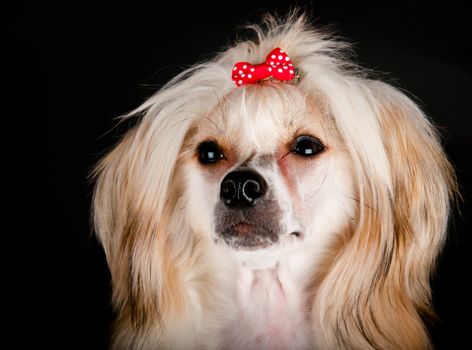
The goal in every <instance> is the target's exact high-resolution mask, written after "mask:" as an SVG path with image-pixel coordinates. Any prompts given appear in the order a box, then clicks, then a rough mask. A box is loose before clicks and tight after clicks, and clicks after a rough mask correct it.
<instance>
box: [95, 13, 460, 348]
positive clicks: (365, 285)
mask: <svg viewBox="0 0 472 350" xmlns="http://www.w3.org/2000/svg"><path fill="white" fill-rule="evenodd" d="M252 28H253V30H254V31H255V33H256V34H257V40H256V41H254V42H252V41H244V42H238V43H236V44H235V45H234V46H233V47H231V48H229V49H228V50H226V51H225V52H223V53H221V54H219V55H218V56H217V57H216V58H215V59H213V60H211V61H209V62H207V63H203V64H200V65H197V66H195V67H193V68H191V69H189V70H187V71H185V72H183V73H182V74H180V75H179V76H177V77H176V78H175V79H173V80H172V81H171V82H169V83H168V84H167V85H166V86H164V87H163V88H162V89H161V90H160V91H158V92H157V93H156V94H155V95H154V96H152V97H151V98H150V99H149V100H147V101H146V102H145V103H144V104H143V105H142V106H140V107H139V108H138V109H136V110H135V111H133V112H132V113H131V114H130V116H141V117H142V120H141V121H140V123H139V125H138V126H137V127H135V128H134V129H132V130H130V131H129V132H128V133H127V134H126V135H125V137H124V138H123V140H122V141H121V142H120V143H119V144H118V145H117V146H116V147H115V148H114V149H113V150H112V151H111V152H110V153H109V154H108V155H107V156H106V157H105V158H104V159H103V160H102V161H101V163H100V164H99V165H98V167H97V169H96V172H95V176H96V190H95V196H94V203H93V210H94V222H95V227H96V231H97V232H98V235H99V237H100V240H101V242H102V243H103V246H104V249H105V252H106V255H107V259H108V263H109V266H110V270H111V274H112V283H113V302H114V306H115V309H116V312H117V322H116V332H115V337H114V347H115V348H116V349H228V350H233V349H323V350H324V349H363V350H365V349H392V350H393V349H395V350H397V349H426V348H430V347H431V343H430V340H429V337H428V334H427V330H426V328H425V325H424V324H423V322H422V319H423V318H424V317H425V316H428V315H431V313H432V310H431V306H430V286H429V278H430V273H431V270H432V269H433V267H434V263H435V259H436V257H437V255H438V253H439V251H440V249H441V247H442V245H443V243H444V239H445V232H446V224H447V219H448V213H449V201H450V198H451V196H453V194H454V192H455V188H456V187H455V186H456V185H455V177H454V173H453V171H452V168H451V166H450V164H449V163H448V161H447V160H446V158H445V155H444V153H443V151H442V149H441V146H440V143H439V141H438V137H437V134H436V131H435V130H434V128H433V127H432V125H431V124H430V122H429V121H428V120H427V118H426V117H425V116H424V114H423V113H422V112H421V110H420V109H419V108H418V107H417V106H416V105H415V103H414V102H412V101H411V100H410V99H409V98H408V97H406V96H405V95H404V94H403V93H401V92H400V91H398V90H396V89H395V88H393V87H391V86H389V85H387V84H385V83H382V82H380V81H377V80H372V79H370V78H369V77H367V74H366V73H365V72H364V71H363V70H361V69H360V68H359V67H357V66H355V65H353V64H351V63H349V62H348V61H347V59H346V58H345V56H344V55H343V53H344V52H346V51H348V50H349V46H348V45H346V44H345V43H342V42H340V41H337V40H334V39H332V38H331V37H329V36H328V35H326V34H324V33H323V32H321V31H318V30H316V29H313V28H311V27H310V26H309V25H308V21H307V20H306V18H305V16H304V15H297V14H296V13H292V14H291V15H289V16H288V17H287V18H286V19H283V20H280V19H276V18H275V17H272V16H266V17H265V19H264V21H263V22H262V24H261V25H260V26H252ZM274 48H277V49H276V50H275V51H273V49H274ZM278 48H281V50H280V49H278ZM233 67H234V68H233ZM297 71H298V76H297ZM279 73H280V74H279ZM128 117H129V116H128Z"/></svg>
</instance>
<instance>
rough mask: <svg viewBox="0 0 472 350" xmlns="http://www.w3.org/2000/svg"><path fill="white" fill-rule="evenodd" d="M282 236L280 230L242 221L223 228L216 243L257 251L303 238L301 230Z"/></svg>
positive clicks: (231, 247) (235, 248)
mask: <svg viewBox="0 0 472 350" xmlns="http://www.w3.org/2000/svg"><path fill="white" fill-rule="evenodd" d="M281 237H282V236H281V235H280V232H276V231H274V230H272V229H270V228H268V227H264V226H258V225H255V224H249V223H244V222H241V223H238V224H235V225H232V226H230V227H227V228H225V229H223V230H221V232H219V233H218V238H217V239H215V243H217V244H219V243H222V244H224V245H225V246H227V247H229V248H230V249H232V250H236V251H256V250H264V249H269V248H272V247H277V246H279V245H283V244H284V243H285V242H286V241H287V240H290V241H292V242H293V241H300V240H302V239H303V235H302V234H301V233H299V232H292V233H290V234H288V235H283V237H282V239H281Z"/></svg>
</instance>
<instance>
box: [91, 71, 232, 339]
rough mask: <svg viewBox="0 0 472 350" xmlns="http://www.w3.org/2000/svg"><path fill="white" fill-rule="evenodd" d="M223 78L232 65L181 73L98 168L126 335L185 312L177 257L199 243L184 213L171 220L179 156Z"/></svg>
mask: <svg viewBox="0 0 472 350" xmlns="http://www.w3.org/2000/svg"><path fill="white" fill-rule="evenodd" d="M223 73H224V74H223ZM212 75H214V76H213V77H212ZM222 84H227V85H228V83H227V79H226V74H225V72H221V69H220V70H215V69H212V67H211V64H207V65H202V66H197V67H195V68H192V69H190V70H189V71H186V72H184V73H182V74H181V75H180V76H178V77H177V78H176V79H174V80H173V81H172V82H171V83H169V84H168V85H166V86H165V87H164V88H162V89H161V90H160V91H159V92H158V93H156V94H155V95H154V96H152V97H151V98H150V99H149V100H148V101H146V102H145V103H144V104H143V105H142V106H141V107H140V108H138V109H137V110H136V111H134V112H132V115H133V116H135V115H138V116H139V115H140V116H141V117H142V119H141V121H140V122H139V124H138V125H137V126H136V127H135V128H134V129H132V130H130V131H129V132H128V133H127V134H126V135H125V137H124V138H123V139H122V141H121V142H120V143H119V144H118V145H117V146H116V147H115V148H114V149H113V150H112V151H111V152H110V153H109V154H108V155H106V156H105V157H104V158H103V159H102V160H101V162H100V163H99V164H98V166H97V168H96V170H95V172H94V178H95V181H96V185H95V192H94V199H93V219H94V226H95V230H96V232H97V234H98V236H99V238H100V241H101V242H102V244H103V246H104V249H105V252H106V256H107V260H108V263H109V267H110V271H111V276H112V282H113V283H112V284H113V302H114V305H115V308H116V310H117V313H118V323H121V326H120V324H119V325H118V327H117V328H121V331H120V332H118V334H119V335H121V336H123V337H126V334H128V332H126V331H125V330H126V329H132V328H133V327H134V329H135V330H136V329H138V330H139V329H144V328H145V327H146V326H147V325H149V324H153V325H156V324H159V323H162V322H163V320H162V318H165V315H166V314H172V315H176V314H179V310H178V309H179V308H182V304H183V303H184V301H183V297H182V294H183V293H184V292H185V288H183V287H182V286H181V285H179V283H180V282H179V281H180V276H181V274H180V273H179V271H176V269H177V268H178V266H179V265H181V264H179V263H178V262H175V261H173V260H172V259H174V260H175V259H178V258H181V257H182V250H183V249H186V248H185V247H188V246H189V245H191V244H192V243H189V242H185V238H182V236H183V233H182V231H183V230H184V229H182V230H179V228H180V227H179V228H178V227H177V226H178V225H182V226H183V223H182V221H183V220H174V221H178V223H175V222H174V223H170V221H172V218H173V217H175V215H174V211H175V207H176V205H177V204H178V201H179V198H180V193H181V192H182V191H183V189H182V187H183V184H182V182H183V181H181V180H179V178H178V171H177V168H178V164H179V161H178V159H179V156H180V152H181V147H182V144H183V142H184V139H185V137H186V135H187V134H188V132H189V130H190V128H191V125H192V124H193V122H194V120H195V118H197V117H200V116H202V115H205V114H206V113H208V110H209V109H211V108H212V106H214V105H215V104H216V103H217V100H218V95H219V93H224V88H222V86H223V85H222ZM228 86H231V85H228ZM217 92H218V93H217ZM172 225H173V232H169V231H170V229H169V226H172ZM176 236H178V237H180V238H179V242H178V243H177V244H174V243H175V241H177V239H176ZM163 323H166V322H165V320H164V322H163ZM136 333H137V332H130V333H129V334H136ZM129 341H132V340H129V339H121V340H117V343H119V344H121V345H122V346H125V345H126V344H127V342H128V345H129Z"/></svg>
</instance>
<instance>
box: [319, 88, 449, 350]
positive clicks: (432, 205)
mask: <svg viewBox="0 0 472 350" xmlns="http://www.w3.org/2000/svg"><path fill="white" fill-rule="evenodd" d="M358 92H359V96H358V97H357V99H358V100H357V101H365V103H366V105H367V106H368V108H366V109H365V110H366V111H368V110H370V112H369V113H366V114H370V115H371V119H372V120H371V121H372V122H375V124H372V125H374V127H373V128H372V130H377V131H376V132H375V134H376V135H377V136H378V137H377V139H378V138H380V140H381V142H380V143H378V146H379V147H380V149H377V150H369V149H367V148H366V149H362V148H357V149H354V150H352V151H353V152H358V153H362V154H357V156H356V157H354V162H355V163H356V162H357V164H355V168H356V169H357V170H356V171H357V174H356V175H357V182H358V189H359V193H358V195H359V208H358V213H357V215H356V216H357V217H356V220H355V224H354V225H353V226H355V227H354V228H353V233H352V237H351V238H350V240H349V241H348V243H347V244H346V245H345V246H344V247H343V249H342V250H341V252H340V253H339V255H338V256H337V258H336V259H335V261H334V263H333V266H332V268H331V269H330V271H329V272H328V273H327V275H326V278H325V279H324V281H323V282H322V283H321V285H320V287H319V291H318V295H317V299H316V301H315V308H314V315H315V321H316V320H318V322H319V325H320V326H321V327H322V328H323V329H324V332H321V333H323V336H322V337H321V338H323V339H324V342H325V343H326V344H327V348H337V347H347V348H355V349H357V348H362V349H374V348H375V349H378V348H381V349H410V348H411V349H413V348H414V349H424V348H429V347H430V341H429V337H428V335H427V331H426V329H425V327H424V324H423V322H422V321H423V319H424V318H425V317H428V316H432V311H431V306H430V298H431V291H430V284H429V282H430V274H431V271H432V269H433V268H434V263H435V260H436V258H437V256H438V254H439V252H440V249H441V247H442V245H443V243H444V240H445V235H446V225H447V220H448V215H449V203H450V200H451V197H453V196H454V193H455V191H456V181H455V177H454V172H453V169H452V167H451V165H450V163H449V162H448V160H447V159H446V156H445V154H444V152H443V150H442V147H441V145H440V142H439V139H438V136H437V133H436V130H435V129H434V128H433V126H432V125H431V123H430V122H429V121H428V120H427V118H426V117H425V116H424V115H423V113H422V112H421V110H420V109H419V108H418V107H417V106H416V104H415V103H414V102H413V101H411V100H410V99H409V98H408V97H407V96H405V95H404V94H403V93H401V92H399V91H398V90H396V89H394V88H392V87H391V86H389V85H387V84H384V83H381V82H376V81H362V82H361V83H360V87H359V89H358ZM357 103H359V102H357ZM353 117H355V116H353ZM364 117H365V118H369V117H368V116H364ZM366 132H368V131H366ZM359 137H369V135H362V134H361V135H359ZM359 144H361V142H359ZM354 148H355V147H354ZM373 154H375V157H377V158H375V157H374V156H373ZM368 158H370V159H368ZM363 159H364V161H365V163H364V164H361V163H362V162H363ZM376 163H377V164H379V166H377V167H376V166H375V165H376ZM365 164H373V165H374V166H365ZM385 165H387V166H385Z"/></svg>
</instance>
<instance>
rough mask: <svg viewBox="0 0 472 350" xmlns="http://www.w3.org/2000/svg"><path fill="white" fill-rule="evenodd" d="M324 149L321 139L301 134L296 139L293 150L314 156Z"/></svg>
mask: <svg viewBox="0 0 472 350" xmlns="http://www.w3.org/2000/svg"><path fill="white" fill-rule="evenodd" d="M323 150H324V146H323V144H322V143H321V141H320V140H318V139H316V138H314V137H312V136H300V137H298V138H297V140H296V141H295V144H294V145H293V149H292V151H293V152H295V153H296V154H298V155H300V156H303V157H312V156H314V155H316V154H318V153H320V152H321V151H323Z"/></svg>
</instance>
